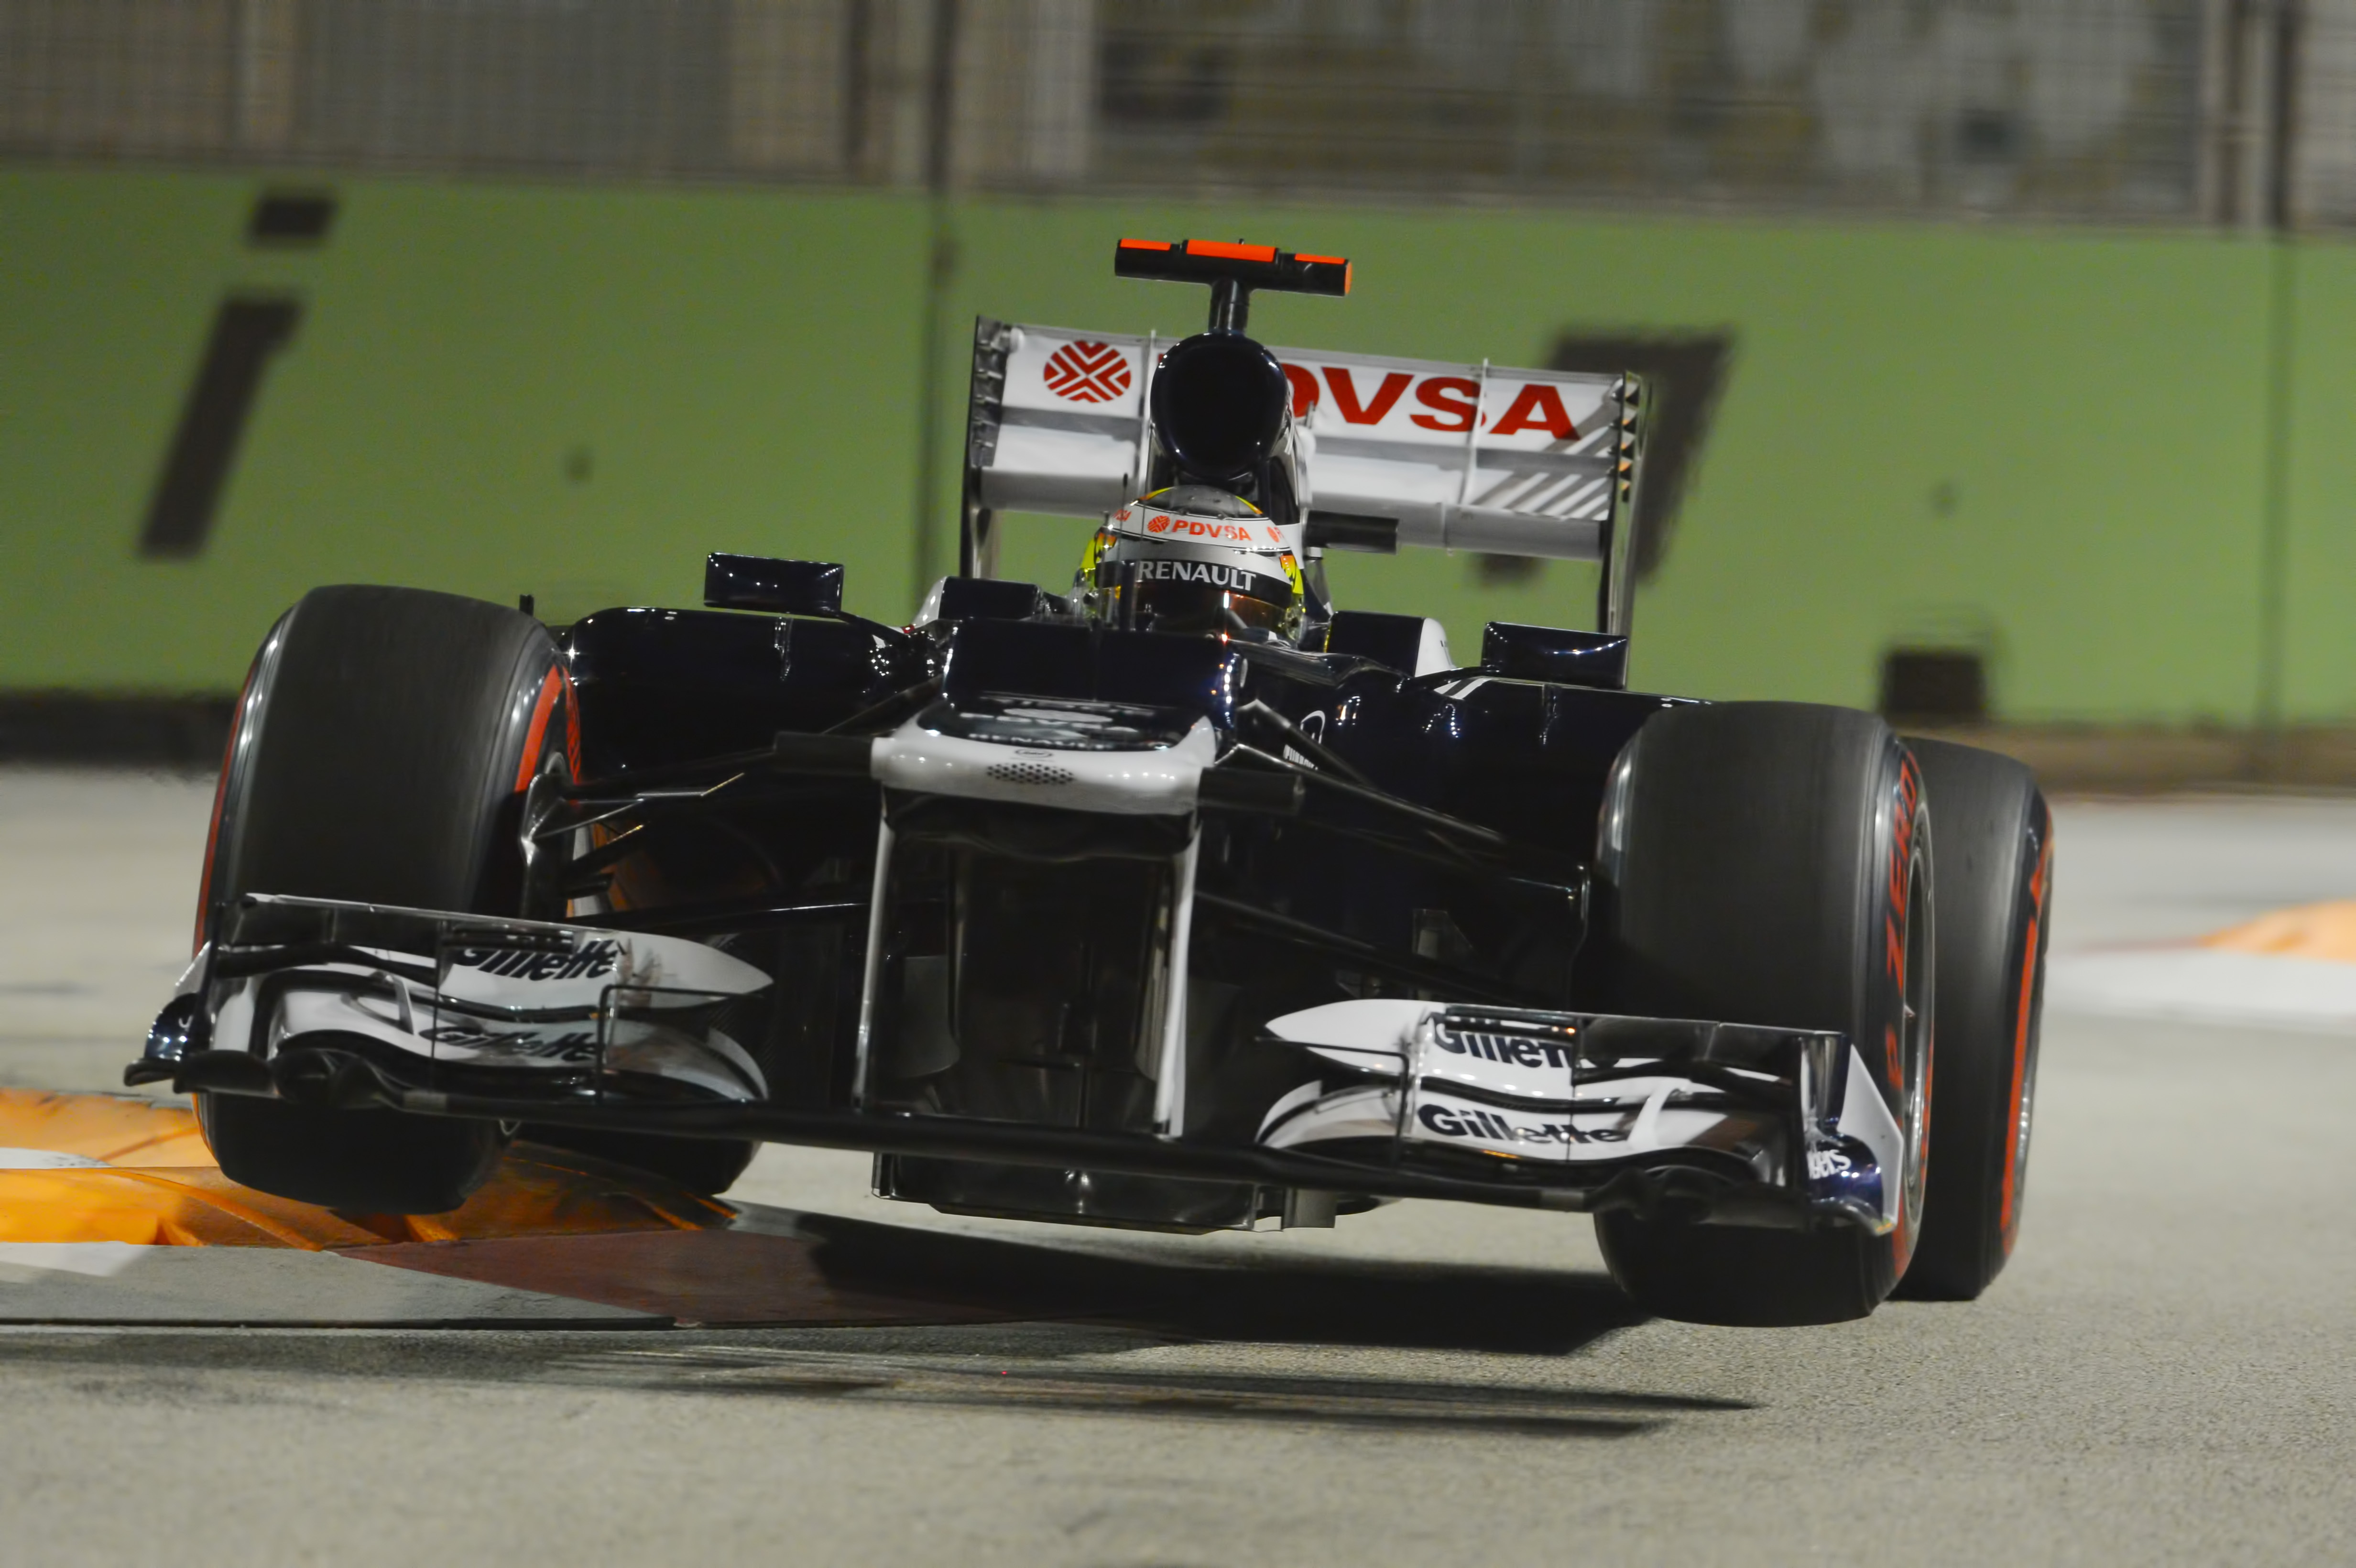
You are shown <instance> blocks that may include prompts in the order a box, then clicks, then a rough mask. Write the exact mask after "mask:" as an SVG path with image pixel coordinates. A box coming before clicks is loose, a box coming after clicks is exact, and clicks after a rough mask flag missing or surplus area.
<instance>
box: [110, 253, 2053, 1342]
mask: <svg viewBox="0 0 2356 1568" xmlns="http://www.w3.org/2000/svg"><path fill="white" fill-rule="evenodd" d="M1115 267H1116V271H1117V272H1119V273H1120V274H1122V275H1124V276H1128V277H1133V278H1141V279H1159V280H1163V281H1175V282H1191V283H1207V284H1208V285H1209V286H1210V290H1211V319H1210V324H1209V327H1208V330H1206V331H1205V332H1203V333H1200V334H1197V335H1196V336H1192V337H1188V338H1185V339H1184V340H1183V341H1181V342H1177V343H1162V342H1157V341H1156V340H1154V339H1152V338H1144V339H1139V338H1132V337H1123V336H1114V335H1110V334H1102V333H1090V334H1083V333H1077V332H1072V331H1067V330H1064V329H1060V328H1051V327H1037V326H1016V325H1005V324H1001V323H998V322H994V321H987V320H985V321H982V322H980V323H979V324H978V328H977V332H976V335H975V347H974V363H973V381H972V394H971V401H970V416H969V435H968V443H967V453H968V458H967V469H966V486H965V504H964V515H963V519H962V534H963V543H962V557H961V560H960V573H959V575H958V576H955V577H950V578H948V579H946V580H944V581H941V582H939V583H938V584H937V585H936V586H935V587H934V589H933V591H932V592H931V593H930V595H929V596H928V597H927V598H926V601H925V603H924V605H923V607H922V608H921V609H920V610H919V611H918V612H917V613H916V615H915V616H914V618H913V619H912V620H911V622H910V623H909V624H907V625H905V626H890V625H884V624H878V623H876V622H873V621H868V620H863V619H862V618H860V617H859V616H857V615H853V614H850V613H846V612H845V611H844V610H843V609H842V607H841V605H842V571H841V568H840V567H839V566H834V565H830V564H828V563H824V562H818V561H808V560H782V559H779V560H772V559H767V558H755V557H747V556H735V555H714V556H712V557H711V558H710V560H709V562H708V565H707V571H706V577H705V589H704V604H705V608H703V609H701V610H659V609H614V610H605V611H601V612H599V613H595V614H593V615H590V616H588V617H586V618H585V619H584V620H582V621H580V622H578V623H577V624H573V625H572V626H570V627H567V628H563V629H562V630H552V629H551V628H548V627H546V626H543V625H542V624H541V623H540V622H539V621H537V620H535V619H534V618H533V617H532V616H530V614H528V613H520V612H519V611H515V610H509V609H507V608H505V607H503V606H498V605H493V604H487V603H479V602H476V601H473V600H467V599H460V598H455V597H451V596H448V595H444V594H440V593H433V592H422V591H418V590H412V589H398V588H368V587H338V588H322V589H318V590H316V591H315V592H311V593H309V594H307V595H305V597H304V599H303V600H302V602H301V603H298V604H296V605H295V607H294V608H293V609H292V610H290V611H288V612H287V613H285V615H284V617H282V618H281V619H280V621H279V622H278V624H277V625H276V626H275V627H273V629H272V631H271V632H270V635H269V636H268V637H267V639H266V640H265V641H264V642H263V644H262V650H261V652H260V654H259V655H258V656H256V658H255V660H254V663H253V667H252V673H251V675H250V676H249V677H248V679H247V683H246V687H245V690H244V694H243V696H242V698H241V700H240V702H239V705H238V708H237V720H236V730H235V733H234V737H233V740H232V741H231V744H230V754H229V758H228V761H227V765H226V766H225V768H224V770H223V773H222V775H221V781H220V794H219V797H218V801H217V804H216V805H215V808H214V820H213V828H212V835H211V838H210V840H209V845H208V848H207V850H206V859H205V871H204V881H203V891H202V901H201V905H200V909H199V912H198V923H197V955H196V959H195V962H194V963H193V964H192V965H190V967H189V970H188V973H187V978H186V979H185V980H184V982H183V983H182V985H181V987H180V990H179V993H178V995H177V996H176V997H174V998H173V999H172V1000H171V1002H170V1003H169V1004H168V1005H167V1006H166V1008H164V1010H163V1012H162V1014H161V1016H160V1017H159V1018H158V1019H157V1020H156V1023H155V1029H154V1032H153V1034H152V1036H151V1038H150V1040H149V1041H148V1044H147V1049H146V1052H145V1056H144V1057H143V1058H142V1060H140V1061H138V1062H136V1063H135V1064H134V1065H133V1066H132V1067H131V1068H130V1069H129V1071H128V1073H127V1077H128V1079H129V1080H130V1081H131V1082H133V1083H147V1082H161V1081H168V1082H169V1083H171V1084H172V1085H173V1086H174V1087H175V1088H177V1089H179V1090H182V1091H185V1092H192V1093H195V1095H196V1096H197V1103H198V1109H199V1112H200V1114H201V1116H202V1119H203V1125H204V1128H205V1133H206V1136H207V1137H208V1138H209V1140H210V1142H211V1146H212V1148H213V1151H214V1153H215V1154H216V1155H217V1156H218V1157H219V1158H220V1164H221V1168H222V1169H223V1170H224V1171H226V1172H227V1173H228V1174H229V1175H230V1176H231V1177H232V1178H234V1179H238V1180H240V1181H242V1182H245V1183H248V1184H250V1185H252V1186H254V1187H257V1188H260V1189H265V1190H268V1191H272V1192H276V1193H281V1194H284V1195H286V1196H288V1197H292V1198H296V1199H302V1200H310V1201H315V1202H318V1203H323V1204H327V1205H330V1206H334V1207H337V1208H343V1209H347V1210H357V1211H370V1212H404V1211H405V1212H432V1211H443V1210H447V1209H449V1208H452V1207H455V1205H457V1204H458V1203H459V1202H460V1201H462V1200H464V1199H465V1197H466V1194H467V1192H468V1191H469V1190H470V1189H472V1188H473V1187H474V1186H475V1185H476V1184H477V1182H479V1181H480V1180H482V1179H483V1178H484V1176H485V1174H486V1173H487V1170H488V1169H489V1168H490V1167H491V1166H492V1165H493V1163H494V1162H495V1161H496V1159H497V1158H498V1154H499V1151H500V1149H501V1147H502V1146H503V1144H504V1142H505V1141H506V1140H507V1139H508V1138H509V1137H511V1136H517V1133H518V1129H520V1131H521V1136H526V1137H530V1138H535V1139H539V1140H541V1141H543V1142H552V1143H557V1144H560V1145H564V1146H567V1147H573V1148H576V1149H580V1150H584V1151H588V1152H591V1153H594V1154H598V1155H602V1156H605V1157H610V1158H613V1159H617V1160H621V1161H625V1162H628V1163H632V1164H636V1165H637V1166H640V1167H643V1168H651V1169H654V1170H658V1171H660V1172H663V1173H665V1174H668V1175H669V1176H671V1177H673V1178H674V1179H679V1180H682V1181H687V1182H691V1183H693V1184H695V1185H697V1186H699V1187H700V1188H701V1189H704V1190H707V1191H718V1190H721V1189H724V1188H725V1187H726V1186H727V1184H728V1183H729V1182H730V1181H731V1180H733V1179H734V1177H735V1176H736V1175H737V1173H738V1172H740V1171H741V1170H742V1169H743V1168H744V1164H745V1162H746V1161H747V1160H748V1159H749V1158H750V1157H751V1153H752V1150H753V1148H754V1147H755V1141H757V1140H762V1139H770V1140H777V1141H783V1142H789V1143H802V1144H812V1145H820V1146H826V1147H841V1148H855V1149H862V1150H867V1151H872V1152H873V1154H874V1156H875V1175H874V1185H875V1190H876V1191H877V1193H878V1194H880V1195H882V1196H883V1197H887V1198H895V1199H902V1200H912V1201H916V1202H923V1203H930V1204H933V1205H935V1206H936V1207H937V1208H940V1209H944V1210H948V1211H955V1212H958V1213H971V1214H991V1215H1001V1216H1013V1217H1019V1218H1025V1219H1034V1220H1042V1221H1064V1222H1069V1223H1081V1224H1093V1225H1112V1226H1127V1227H1134V1228H1141V1229H1151V1230H1163V1231H1181V1232H1201V1231H1207V1230H1212V1229H1217V1228H1226V1227H1248V1226H1252V1225H1254V1224H1256V1223H1260V1222H1263V1221H1277V1222H1279V1223H1280V1224H1282V1225H1288V1226H1293V1225H1330V1224H1332V1223H1333V1221H1334V1218H1335V1216H1337V1215H1344V1214H1352V1213H1356V1212H1360V1211H1365V1210H1366V1209H1369V1208H1371V1207H1373V1206H1374V1205H1376V1204H1377V1203H1380V1202H1384V1201H1387V1200H1392V1199H1398V1198H1448V1199H1460V1200H1466V1201H1471V1202H1478V1203H1496V1204H1510V1205H1521V1206H1525V1207H1533V1208H1541V1209H1558V1210H1567V1211H1584V1212H1587V1213H1590V1214H1592V1215H1593V1216H1594V1217H1595V1222H1596V1225H1597V1228H1598V1232H1599V1233H1600V1236H1601V1244H1602V1249H1603V1253H1604V1255H1605V1257H1606V1258H1607V1259H1608V1261H1609V1263H1610V1265H1611V1267H1612V1273H1613V1275H1615V1276H1616V1277H1617V1278H1618V1279H1619V1281H1620V1282H1621V1283H1622V1285H1624V1286H1625V1287H1626V1288H1627V1289H1628V1290H1630V1291H1631V1292H1632V1293H1633V1295H1634V1296H1636V1298H1637V1299H1638V1300H1639V1301H1640V1302H1641V1303H1642V1304H1643V1305H1644V1307H1646V1308H1648V1309H1649V1310H1652V1311H1654V1312H1657V1313H1661V1314H1664V1315H1666V1316H1670V1317H1684V1318H1692V1319H1698V1320H1704V1321H1715V1322H1727V1323H1751V1324H1778V1323H1799V1322H1818V1321H1829V1320H1834V1319H1839V1318H1846V1317H1858V1316H1862V1315H1863V1314H1865V1313H1868V1312H1870V1311H1871V1310H1872V1309H1873V1308H1874V1307H1875V1306H1876V1305H1877V1304H1878V1303H1879V1302H1880V1301H1881V1300H1882V1299H1883V1298H1884V1297H1885V1296H1888V1295H1889V1294H1890V1291H1891V1290H1892V1288H1893V1287H1895V1286H1897V1285H1899V1284H1900V1283H1901V1278H1902V1280H1903V1282H1904V1285H1905V1286H1906V1287H1907V1289H1908V1290H1909V1291H1910V1292H1912V1293H1913V1294H1918V1295H1922V1296H1942V1297H1969V1296H1976V1295H1977V1294H1978V1293H1979V1292H1980V1291H1981V1290H1982V1289H1983V1288H1984V1287H1985V1286H1986V1285H1987V1283H1988V1282H1989V1280H1991V1279H1992V1278H1993V1277H1994V1276H1995V1275H1996V1274H1997V1271H1998V1270H1999V1269H2000V1268H2002V1266H2003V1265H2004V1263H2005V1260H2006V1257H2007V1255H2008V1253H2009V1252H2010V1250H2011V1248H2012V1244H2013V1239H2014V1236H2015V1234H2016V1232H2017V1228H2018V1226H2019V1220H2020V1208H2021V1194H2022V1179H2023V1173H2024V1170H2025V1168H2026V1161H2027V1157H2028V1144H2029V1104H2030V1089H2031V1084H2032V1082H2033V1080H2034V1077H2035V1072H2036V1057H2037V1026H2038V1013H2039V1006H2040V984H2041V976H2042V974H2043V968H2044V942H2045V937H2044V932H2045V918H2044V915H2045V910H2046V905H2047V900H2048V897H2049V893H2050V890H2051V842H2052V835H2051V822H2050V818H2049V816H2048V813H2047V811H2046V807H2045V804H2044V801H2043V799H2042V797H2041V796H2040V794H2039V793H2038V790H2037V787H2036V785H2035V784H2034V783H2033V781H2032V780H2031V779H2030V777H2029V774H2028V773H2027V772H2026V771H2025V770H2023V769H2022V768H2021V767H2019V765H2018V764H2016V763H2012V762H2009V761H2008V760H2006V759H2003V758H2000V757H1997V756H1994V755H1992V754H1989V753H1986V752H1976V751H1973V750H1969V749H1966V748H1964V747H1960V746H1955V745H1951V744H1946V743H1944V742H1934V741H1916V742H1913V743H1912V744H1909V743H1906V742H1902V741H1900V740H1899V739H1898V737H1896V736H1895V735H1893V734H1892V733H1891V732H1890V730H1889V729H1888V728H1887V727H1885V726H1884V725H1883V723H1882V722H1881V721H1880V720H1879V719H1877V718H1874V717H1873V716H1871V715H1869V714H1866V713H1861V712H1854V711H1850V710H1847V709H1837V708H1823V707H1811V706H1805V705H1801V704H1792V703H1750V702H1745V703H1725V704H1715V705H1713V704H1706V703H1701V702H1697V701H1693V700H1689V699H1680V698H1674V697H1661V696H1651V695H1644V694H1640V693H1636V692H1632V691H1629V690H1627V689H1625V688H1626V671H1627V658H1628V627H1629V610H1630V581H1629V562H1630V560H1631V558H1632V555H1633V551H1632V549H1630V529H1631V519H1632V518H1633V516H1634V500H1635V496H1636V494H1637V485H1638V484H1639V477H1638V466H1639V464H1640V463H1641V460H1642V452H1643V448H1644V429H1645V421H1646V419H1647V417H1648V415H1649V412H1650V410H1649V409H1648V407H1647V402H1648V400H1647V399H1646V398H1645V396H1644V389H1643V388H1642V387H1641V386H1640V385H1639V383H1638V381H1637V380H1636V379H1634V378H1633V377H1628V376H1608V377H1607V376H1594V375H1581V374H1570V373H1562V372H1551V371H1537V370H1505V369H1498V368H1492V367H1491V366H1489V365H1487V364H1486V363H1485V362H1484V363H1483V364H1480V365H1477V366H1475V365H1448V364H1431V363H1426V362H1422V361H1418V360H1406V359H1389V358H1380V357H1366V356H1355V355H1343V354H1329V353H1315V352H1296V351H1292V350H1284V349H1269V348H1267V347H1262V346H1261V345H1260V344H1259V343H1258V342H1256V341H1254V340H1253V339H1252V338H1251V337H1249V336H1247V335H1246V331H1245V328H1246V325H1247V315H1248V306H1249V302H1250V298H1251V295H1252V293H1253V292H1254V291H1256V290H1267V289H1280V290H1291V291H1296V292H1302V293H1322V294H1335V295H1338V294H1343V293H1347V291H1348V286H1349V265H1348V263H1347V262H1345V261H1341V260H1339V259H1334V258H1326V257H1317V256H1306V255H1295V254H1291V253H1288V252H1284V251H1274V250H1269V249H1266V248H1262V247H1257V246H1248V245H1227V244H1210V243H1205V242H1201V241H1194V240H1187V241H1180V242H1173V243H1163V242H1160V241H1147V240H1122V241H1121V242H1120V243H1119V247H1118V248H1117V250H1116V252H1115ZM1008 511H1023V512H1034V513H1035V512H1044V513H1050V514H1062V515H1068V516H1077V517H1090V518H1094V519H1096V523H1097V527H1096V530H1095V532H1094V535H1093V538H1092V539H1091V540H1090V542H1089V543H1088V545H1087V550H1086V555H1085V559H1084V561H1083V564H1082V566H1081V568H1080V571H1079V572H1078V574H1077V577H1076V581H1075V582H1074V584H1073V587H1072V589H1071V591H1070V592H1069V593H1068V594H1062V595H1057V594H1053V593H1050V592H1045V591H1044V590H1042V589H1039V588H1036V587H1034V586H1033V585H1032V584H1029V583H1025V582H1018V581H1001V580H1000V579H998V578H996V577H995V576H994V575H993V572H992V568H993V566H994V564H995V560H996V545H997V542H998V529H999V528H1000V526H1001V514H1003V513H1005V512H1008ZM1403 546H1404V547H1416V546H1440V547H1444V548H1452V549H1473V550H1482V551H1491V552H1498V553H1506V554H1515V555H1523V556H1541V557H1553V558H1559V559H1580V560H1598V561H1600V562H1601V579H1600V581H1601V589H1600V591H1599V603H1598V606H1597V626H1596V629H1594V630H1592V631H1575V630H1558V629H1556V628H1552V627H1543V626H1530V625H1512V624H1492V625H1490V626H1489V627H1488V629H1487V631H1486V634H1485V635H1484V636H1483V643H1482V648H1481V657H1480V662H1479V663H1477V664H1474V665H1469V666H1459V665H1457V664H1456V663H1455V661H1454V660H1453V659H1452V658H1451V656H1450V653H1449V648H1448V642H1447V638H1446V637H1445V636H1444V635H1442V632H1441V629H1440V626H1439V624H1437V623H1435V622H1432V621H1428V620H1424V619H1422V618H1420V617H1413V616H1402V615H1389V614H1373V613H1363V612H1353V611H1349V610H1340V609H1335V608H1334V607H1333V605H1332V604H1331V603H1330V602H1329V600H1328V598H1327V594H1326V591H1325V576H1324V571H1323V559H1324V557H1325V555H1326V553H1327V552H1328V551H1331V550H1333V549H1376V550H1395V549H1399V548H1401V547H1403ZM1934 823H1935V826H1936V838H1937V846H1938V853H1937V857H1936V877H1935V880H1934V877H1933V852H1932V849H1933V824H1934ZM1934 976H1935V980H1934ZM1934 1034H1935V1037H1936V1040H1937V1052H1936V1060H1937V1065H1938V1073H1937V1094H1936V1101H1935V1108H1934V1104H1933V1093H1932V1091H1933V1073H1932V1067H1933V1037H1934Z"/></svg>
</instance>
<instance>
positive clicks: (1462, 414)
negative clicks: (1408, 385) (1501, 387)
mask: <svg viewBox="0 0 2356 1568" xmlns="http://www.w3.org/2000/svg"><path fill="white" fill-rule="evenodd" d="M1415 400H1416V401H1417V402H1419V403H1421V404H1422V405H1423V406H1424V407H1425V408H1427V409H1430V411H1431V412H1430V413H1427V414H1409V415H1408V419H1409V420H1411V421H1413V422H1415V423H1417V424H1419V425H1421V426H1422V427H1423V428H1424V429H1426V430H1437V431H1446V432H1451V433H1456V434H1461V433H1462V432H1465V431H1468V430H1471V429H1472V411H1473V410H1474V409H1475V408H1478V407H1479V406H1480V401H1481V383H1480V382H1478V381H1475V380H1474V379H1472V377H1470V376H1430V377H1427V378H1425V379H1424V382H1423V385H1421V386H1419V387H1418V388H1417V389H1415Z"/></svg>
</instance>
